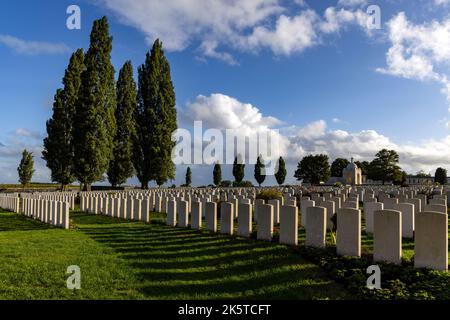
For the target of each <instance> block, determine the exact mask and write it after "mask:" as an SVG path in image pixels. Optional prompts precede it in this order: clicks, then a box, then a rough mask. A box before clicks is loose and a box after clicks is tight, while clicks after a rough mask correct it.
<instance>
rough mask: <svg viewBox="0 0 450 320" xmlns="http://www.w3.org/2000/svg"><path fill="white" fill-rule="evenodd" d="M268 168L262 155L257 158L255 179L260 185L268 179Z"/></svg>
mask: <svg viewBox="0 0 450 320" xmlns="http://www.w3.org/2000/svg"><path fill="white" fill-rule="evenodd" d="M265 172H266V169H265V165H264V159H263V158H262V156H261V155H260V156H258V159H257V160H256V164H255V180H256V182H258V185H259V186H261V184H262V183H263V182H264V180H266V174H265Z"/></svg>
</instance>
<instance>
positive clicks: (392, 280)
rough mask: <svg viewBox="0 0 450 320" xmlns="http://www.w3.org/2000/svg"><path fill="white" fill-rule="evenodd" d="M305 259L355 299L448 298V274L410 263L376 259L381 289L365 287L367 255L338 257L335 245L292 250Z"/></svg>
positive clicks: (368, 259)
mask: <svg viewBox="0 0 450 320" xmlns="http://www.w3.org/2000/svg"><path fill="white" fill-rule="evenodd" d="M294 250H295V251H298V252H299V253H300V254H301V255H302V256H304V257H306V258H307V259H308V260H310V261H312V262H314V263H316V264H318V265H319V266H321V267H322V268H323V269H324V270H325V272H326V273H328V274H329V275H330V276H331V277H332V278H333V279H334V280H335V281H337V282H338V283H341V284H343V285H344V286H345V287H346V288H347V289H348V290H350V291H351V292H352V293H353V296H354V297H355V298H356V299H372V300H373V299H376V300H378V299H387V300H404V299H437V300H448V299H450V287H449V285H448V284H449V283H450V273H448V272H439V271H432V270H429V269H417V268H414V266H413V263H412V262H403V264H402V265H401V266H397V265H393V264H388V263H382V262H377V264H378V265H379V267H380V269H381V270H382V276H381V289H378V290H370V289H368V288H367V284H366V281H367V274H366V270H367V268H368V267H369V266H370V265H373V261H372V259H371V258H370V257H369V256H363V257H362V258H357V257H342V256H337V255H336V252H335V247H329V248H327V249H316V248H311V247H296V248H295V249H294Z"/></svg>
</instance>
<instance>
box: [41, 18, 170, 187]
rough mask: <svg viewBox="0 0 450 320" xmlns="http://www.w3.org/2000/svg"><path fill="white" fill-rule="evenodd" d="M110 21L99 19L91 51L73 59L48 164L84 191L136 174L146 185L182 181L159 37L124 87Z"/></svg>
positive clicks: (50, 137)
mask: <svg viewBox="0 0 450 320" xmlns="http://www.w3.org/2000/svg"><path fill="white" fill-rule="evenodd" d="M111 51H112V37H111V36H110V34H109V25H108V20H107V18H106V17H103V18H101V19H99V20H96V21H94V24H93V27H92V31H91V35H90V46H89V49H88V51H87V52H86V53H84V51H83V49H78V50H77V51H76V52H74V53H73V55H72V57H71V58H70V62H69V65H68V67H67V69H66V72H65V75H64V78H63V81H62V82H63V86H64V87H63V89H58V90H57V92H56V95H55V100H54V104H53V116H52V118H51V119H50V120H48V121H47V137H46V138H45V139H44V151H43V159H44V160H45V161H46V162H47V167H48V168H49V169H50V171H51V178H52V181H54V182H57V183H60V184H61V186H62V188H63V189H64V187H65V186H67V185H68V184H71V183H73V182H75V181H79V182H80V183H81V185H82V186H83V189H84V190H90V187H91V185H92V183H94V182H96V181H102V180H104V179H105V173H106V175H107V178H108V180H109V182H110V183H111V185H112V186H119V185H121V184H123V183H125V182H126V181H127V179H128V178H130V177H132V176H134V175H136V176H137V177H138V179H139V181H140V182H141V186H142V188H144V189H145V188H148V185H149V182H150V181H155V182H156V183H157V184H158V185H162V184H164V183H165V182H166V181H168V180H172V179H174V178H175V166H174V163H173V162H172V159H171V152H172V148H173V147H174V142H172V139H171V136H172V132H173V131H175V130H176V129H177V113H176V108H175V92H174V87H173V84H172V80H171V75H170V65H169V62H168V60H167V59H166V57H165V55H164V51H163V48H162V44H161V42H160V41H159V40H156V41H155V43H154V44H153V47H152V49H151V52H149V53H147V55H146V58H145V62H144V64H142V65H141V66H140V67H139V68H138V83H137V85H136V82H135V80H134V77H133V66H132V63H131V61H127V62H126V63H125V64H124V65H123V67H122V68H121V70H120V71H119V76H118V80H117V82H116V81H115V70H114V67H113V65H112V63H111Z"/></svg>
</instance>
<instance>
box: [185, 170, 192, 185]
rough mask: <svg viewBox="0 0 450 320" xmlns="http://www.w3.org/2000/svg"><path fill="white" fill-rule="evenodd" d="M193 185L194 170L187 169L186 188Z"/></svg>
mask: <svg viewBox="0 0 450 320" xmlns="http://www.w3.org/2000/svg"><path fill="white" fill-rule="evenodd" d="M191 184H192V170H191V167H187V170H186V187H190V186H191Z"/></svg>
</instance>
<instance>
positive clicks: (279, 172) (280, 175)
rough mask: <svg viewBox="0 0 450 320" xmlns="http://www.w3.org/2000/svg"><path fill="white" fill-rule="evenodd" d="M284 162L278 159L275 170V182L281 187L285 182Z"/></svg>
mask: <svg viewBox="0 0 450 320" xmlns="http://www.w3.org/2000/svg"><path fill="white" fill-rule="evenodd" d="M286 174H287V171H286V162H285V161H284V159H283V157H280V158H279V159H278V161H277V166H276V168H275V179H276V180H277V183H278V185H280V186H281V185H282V184H283V183H284V181H285V180H286Z"/></svg>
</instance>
